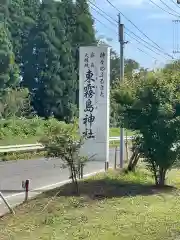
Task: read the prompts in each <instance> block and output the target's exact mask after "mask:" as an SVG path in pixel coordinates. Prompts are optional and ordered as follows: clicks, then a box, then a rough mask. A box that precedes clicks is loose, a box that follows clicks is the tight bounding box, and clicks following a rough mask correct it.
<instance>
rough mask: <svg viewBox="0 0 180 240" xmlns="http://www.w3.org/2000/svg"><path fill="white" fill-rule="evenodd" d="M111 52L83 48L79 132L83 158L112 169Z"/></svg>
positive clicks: (80, 67) (81, 48)
mask: <svg viewBox="0 0 180 240" xmlns="http://www.w3.org/2000/svg"><path fill="white" fill-rule="evenodd" d="M109 81H110V48H109V47H106V46H88V47H80V66H79V129H80V134H81V136H84V137H85V142H84V145H83V146H82V148H81V154H82V155H84V156H88V157H91V158H93V159H94V160H97V161H102V162H105V163H106V168H108V165H109Z"/></svg>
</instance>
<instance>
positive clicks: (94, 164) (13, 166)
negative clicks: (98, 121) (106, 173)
mask: <svg viewBox="0 0 180 240" xmlns="http://www.w3.org/2000/svg"><path fill="white" fill-rule="evenodd" d="M117 155H118V156H117V161H118V160H119V152H118V154H117ZM114 157H115V150H114V149H110V152H109V159H110V166H113V164H114ZM101 170H104V162H98V161H91V162H88V163H87V164H86V166H85V168H84V174H90V173H93V172H99V171H101ZM68 176H69V172H68V169H62V168H61V163H60V160H59V159H50V160H47V159H36V160H18V161H9V162H0V191H1V192H2V193H3V195H4V196H5V197H6V199H7V200H8V202H9V203H10V205H12V206H15V205H17V204H20V203H22V202H23V200H24V192H23V191H22V181H23V180H26V179H29V180H30V191H31V193H30V197H33V196H35V195H36V194H38V193H40V192H42V191H44V190H48V189H51V188H55V187H58V186H60V185H62V184H63V183H65V182H66V181H67V180H68ZM5 212H7V207H6V206H5V204H4V203H3V202H2V200H0V215H3V214H4V213H5Z"/></svg>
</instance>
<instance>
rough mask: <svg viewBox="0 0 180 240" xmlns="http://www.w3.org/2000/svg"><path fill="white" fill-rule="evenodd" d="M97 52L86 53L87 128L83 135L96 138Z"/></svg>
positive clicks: (85, 95)
mask: <svg viewBox="0 0 180 240" xmlns="http://www.w3.org/2000/svg"><path fill="white" fill-rule="evenodd" d="M94 56H95V54H94V53H93V52H92V53H91V54H90V56H89V55H88V54H87V53H86V54H85V58H84V68H85V69H86V74H85V79H84V99H85V106H84V118H83V124H84V126H85V130H84V132H83V136H84V137H85V138H88V139H90V138H95V134H94V133H93V128H92V126H93V123H94V122H95V116H94V101H93V100H94V96H95V74H94V71H93V68H94V62H93V58H94Z"/></svg>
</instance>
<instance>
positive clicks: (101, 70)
mask: <svg viewBox="0 0 180 240" xmlns="http://www.w3.org/2000/svg"><path fill="white" fill-rule="evenodd" d="M105 56H106V55H105V53H104V52H101V53H100V76H99V77H100V96H101V97H103V98H104V71H105Z"/></svg>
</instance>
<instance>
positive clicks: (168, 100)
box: [113, 70, 180, 184]
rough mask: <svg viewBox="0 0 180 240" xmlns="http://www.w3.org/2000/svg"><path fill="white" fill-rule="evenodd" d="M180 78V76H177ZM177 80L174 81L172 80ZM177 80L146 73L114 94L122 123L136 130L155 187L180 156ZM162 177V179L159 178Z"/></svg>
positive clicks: (163, 75)
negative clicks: (139, 136) (154, 181)
mask: <svg viewBox="0 0 180 240" xmlns="http://www.w3.org/2000/svg"><path fill="white" fill-rule="evenodd" d="M179 76H180V75H179ZM175 79H176V80H175ZM178 86H179V80H178V78H177V76H176V78H174V75H173V74H171V75H169V74H167V73H166V72H164V70H163V71H160V72H157V73H149V74H148V75H147V78H146V79H139V82H138V83H137V84H135V85H134V84H132V83H128V86H127V82H125V83H124V84H121V85H120V86H119V89H118V90H116V91H115V92H114V94H113V97H114V99H115V101H116V102H117V103H118V104H119V105H120V106H123V107H119V114H120V115H121V116H122V121H123V124H124V125H126V126H127V127H129V128H131V129H132V130H138V131H139V132H140V134H141V138H138V140H137V141H136V144H137V146H138V147H139V149H140V151H141V153H142V154H143V156H144V158H145V160H146V162H147V163H148V166H149V164H150V166H151V170H152V169H153V173H154V174H155V179H156V180H157V182H156V183H157V184H160V182H158V181H160V180H161V182H162V175H161V174H164V180H165V173H166V171H167V170H168V169H170V168H171V167H172V166H173V164H174V162H175V161H176V160H177V159H178V157H179V154H180V149H179V147H177V148H176V147H172V146H176V145H177V144H178V143H179V141H180V131H179V126H180V125H179V124H180V122H179V120H180V118H179V117H180V112H179V110H178V109H179V103H180V98H179V97H180V92H179V89H178ZM160 175H161V176H160Z"/></svg>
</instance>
